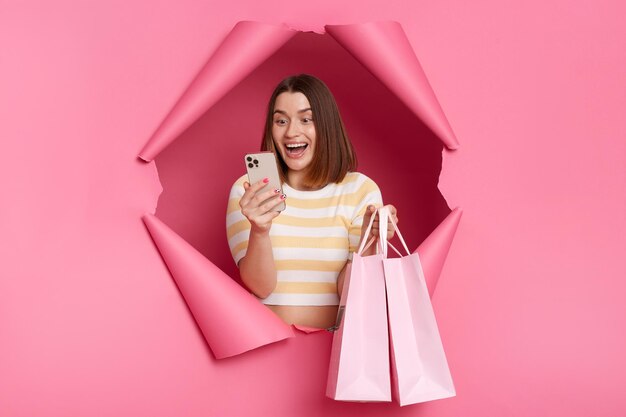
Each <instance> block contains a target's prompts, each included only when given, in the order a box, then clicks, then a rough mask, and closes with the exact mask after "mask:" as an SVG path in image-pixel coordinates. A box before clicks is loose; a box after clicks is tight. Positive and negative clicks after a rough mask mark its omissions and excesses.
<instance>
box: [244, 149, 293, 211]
mask: <svg viewBox="0 0 626 417" xmlns="http://www.w3.org/2000/svg"><path fill="white" fill-rule="evenodd" d="M244 160H245V162H246V170H247V171H248V182H249V183H250V185H252V184H254V183H255V182H259V181H261V180H262V179H263V178H269V180H270V181H269V182H268V183H267V184H266V185H265V186H264V187H263V188H261V190H259V192H264V191H268V190H275V189H279V190H280V192H281V193H282V192H283V186H282V183H281V182H280V175H278V162H277V161H276V155H274V152H257V153H250V154H247V155H246V156H245V157H244ZM285 207H286V206H285V202H284V201H283V202H281V203H280V204H279V205H277V206H276V210H278V211H283V210H284V209H285Z"/></svg>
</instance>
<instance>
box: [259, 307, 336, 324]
mask: <svg viewBox="0 0 626 417" xmlns="http://www.w3.org/2000/svg"><path fill="white" fill-rule="evenodd" d="M267 307H268V308H269V309H270V310H272V311H273V312H274V313H276V315H277V316H278V317H280V318H281V319H283V321H284V322H285V323H287V324H297V325H301V326H307V327H316V328H318V329H327V328H329V327H331V326H333V325H334V324H335V320H336V319H337V306H274V305H267Z"/></svg>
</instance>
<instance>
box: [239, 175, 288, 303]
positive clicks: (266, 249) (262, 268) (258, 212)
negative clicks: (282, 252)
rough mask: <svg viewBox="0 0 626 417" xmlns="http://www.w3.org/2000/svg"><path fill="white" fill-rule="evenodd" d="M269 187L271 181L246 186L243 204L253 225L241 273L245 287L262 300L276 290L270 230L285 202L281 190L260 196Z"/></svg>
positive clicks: (241, 265)
mask: <svg viewBox="0 0 626 417" xmlns="http://www.w3.org/2000/svg"><path fill="white" fill-rule="evenodd" d="M266 184H267V179H264V180H262V181H259V182H257V183H255V184H253V185H250V184H248V182H245V183H244V189H245V193H244V195H243V196H242V197H241V200H240V201H239V206H240V207H241V213H242V214H243V215H244V216H245V217H246V218H247V219H248V221H249V222H250V235H249V236H248V248H247V250H246V254H245V256H244V257H243V258H241V259H240V260H239V263H238V266H239V272H240V275H241V280H242V281H243V283H244V285H245V286H246V287H247V288H248V289H249V290H250V291H251V292H252V293H253V294H255V295H256V296H257V297H259V298H267V297H268V296H269V295H270V294H271V293H272V292H273V291H274V288H276V267H275V265H274V255H273V252H272V241H271V239H270V228H271V227H272V220H274V219H275V218H276V217H277V216H278V215H279V214H280V212H279V211H275V210H274V209H275V208H276V206H277V205H278V204H280V203H282V202H283V201H284V199H285V195H284V194H280V190H270V191H266V192H259V190H260V189H261V188H263V187H264V186H265V185H266Z"/></svg>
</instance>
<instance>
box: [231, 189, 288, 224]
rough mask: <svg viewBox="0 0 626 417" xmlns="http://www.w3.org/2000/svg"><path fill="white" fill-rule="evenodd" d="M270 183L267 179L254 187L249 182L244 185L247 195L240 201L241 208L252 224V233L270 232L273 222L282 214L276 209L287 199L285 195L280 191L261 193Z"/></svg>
mask: <svg viewBox="0 0 626 417" xmlns="http://www.w3.org/2000/svg"><path fill="white" fill-rule="evenodd" d="M268 181H269V180H268V179H267V178H265V179H263V180H261V181H259V182H257V183H254V184H252V185H250V183H248V182H247V181H246V182H244V183H243V188H244V190H245V193H244V194H243V196H242V197H241V200H239V207H241V213H242V214H243V215H244V216H246V218H247V219H248V221H249V222H250V225H251V232H257V233H258V232H263V233H266V232H269V230H270V228H271V227H272V220H274V219H275V218H276V217H278V215H279V214H280V211H278V210H274V208H276V206H278V205H279V204H280V203H282V202H283V201H284V200H285V198H286V196H285V194H281V193H280V190H278V189H276V190H269V191H263V192H259V190H260V189H261V188H263V187H264V186H265V185H266V184H267V183H268ZM266 200H267V201H266Z"/></svg>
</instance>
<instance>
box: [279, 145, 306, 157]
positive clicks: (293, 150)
mask: <svg viewBox="0 0 626 417" xmlns="http://www.w3.org/2000/svg"><path fill="white" fill-rule="evenodd" d="M308 147H309V145H308V144H306V143H297V144H293V145H285V148H286V150H287V155H288V156H290V157H292V158H293V157H298V156H300V155H302V154H303V153H304V151H305V150H306V149H307V148H308Z"/></svg>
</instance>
